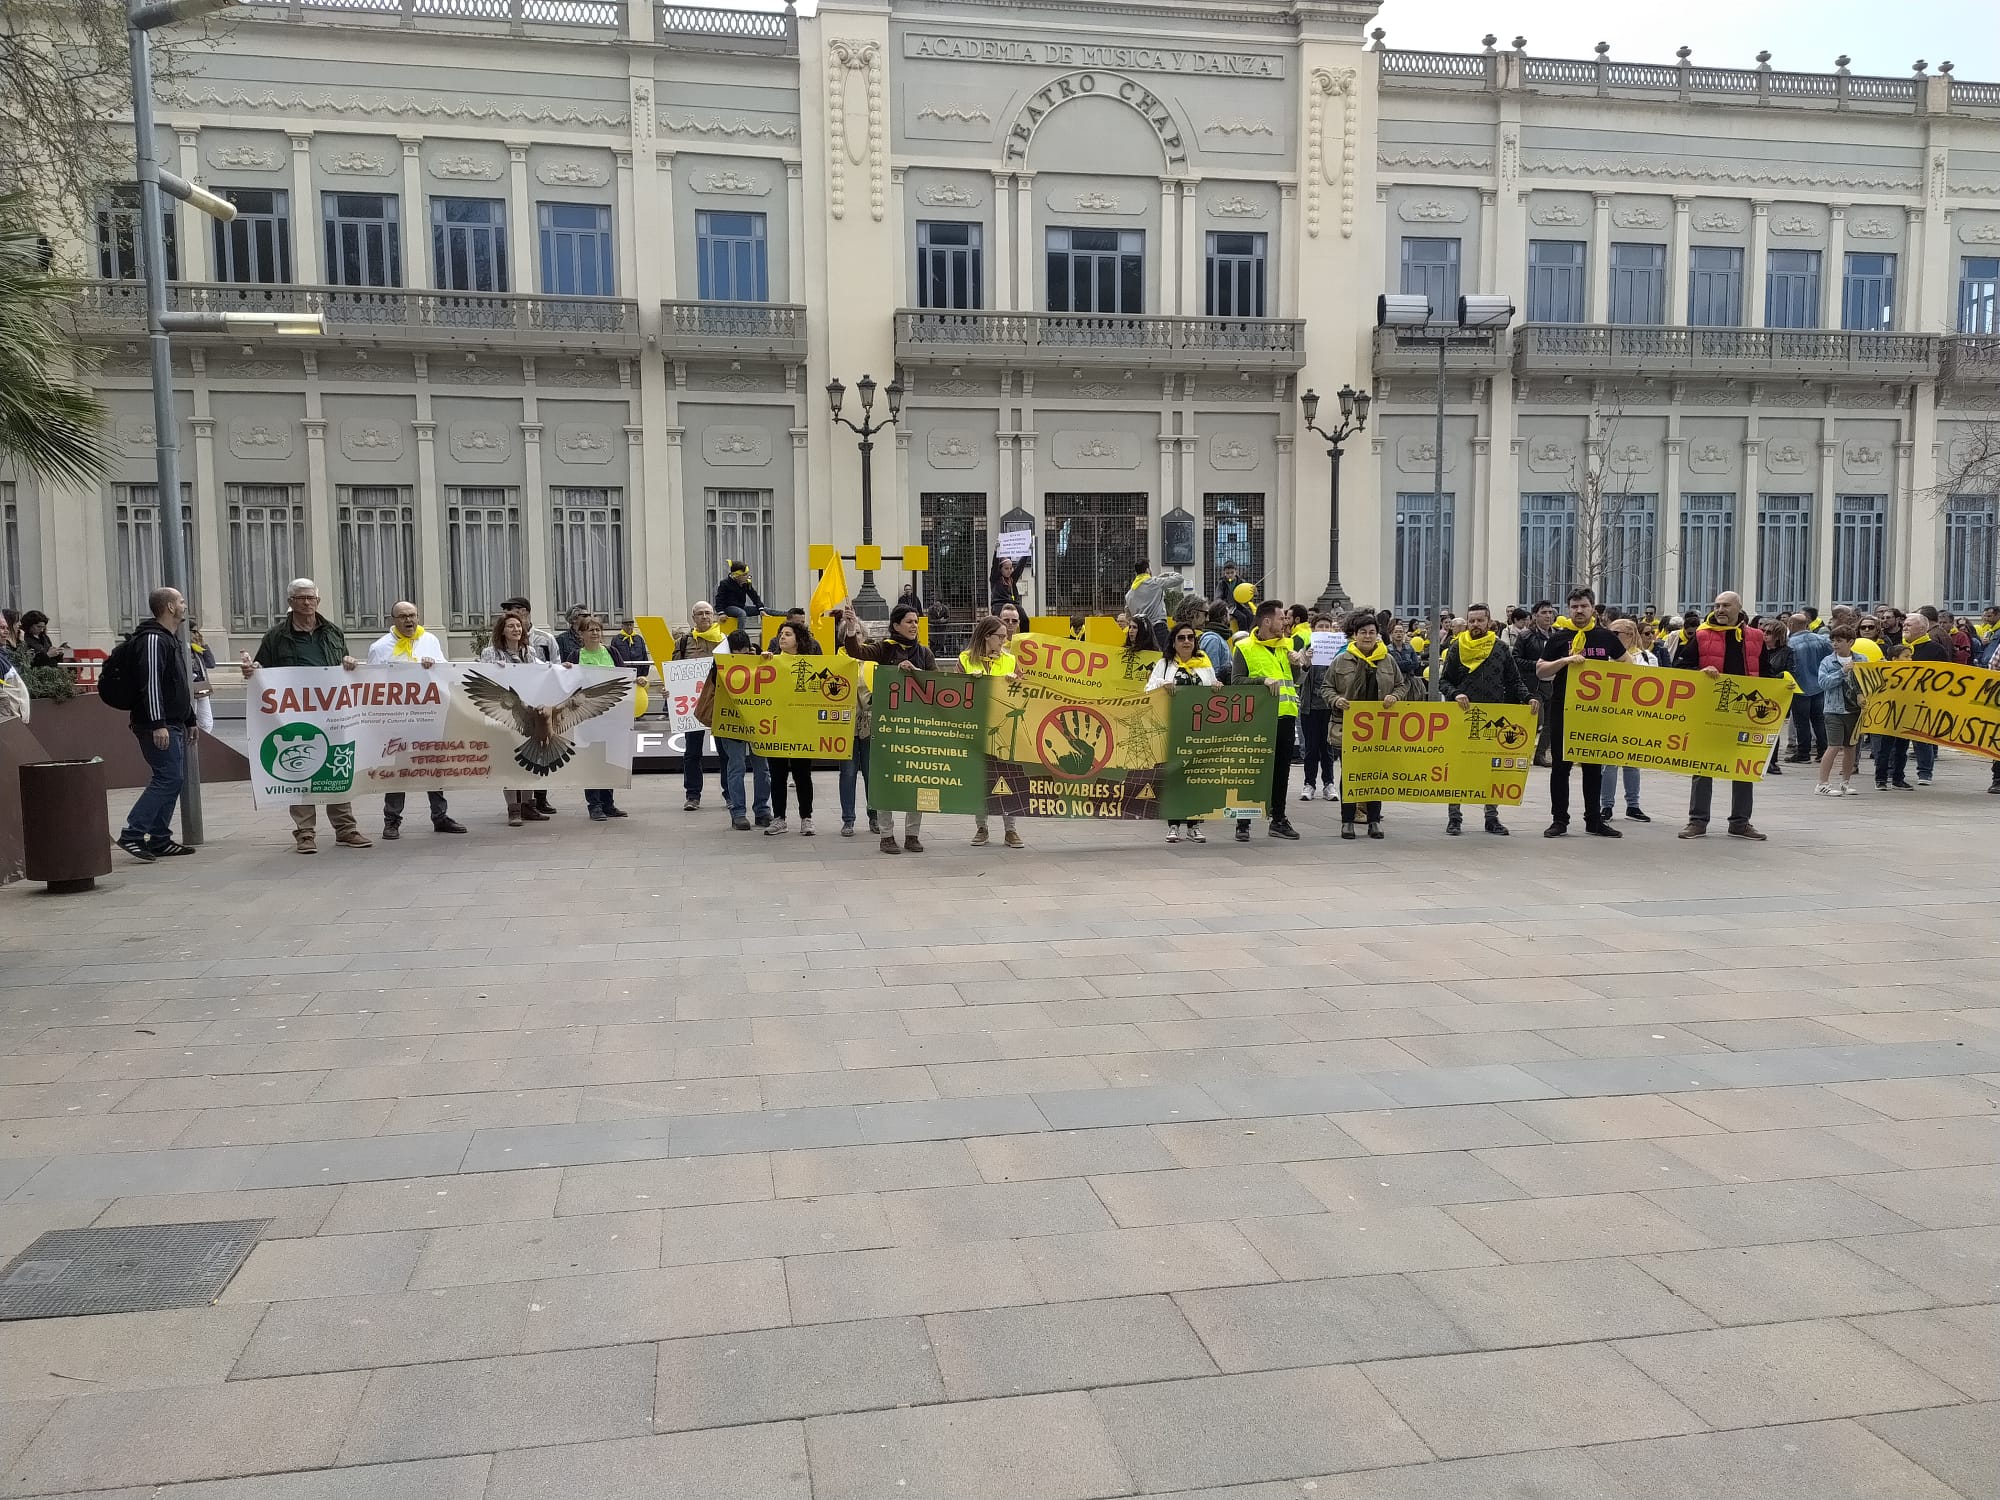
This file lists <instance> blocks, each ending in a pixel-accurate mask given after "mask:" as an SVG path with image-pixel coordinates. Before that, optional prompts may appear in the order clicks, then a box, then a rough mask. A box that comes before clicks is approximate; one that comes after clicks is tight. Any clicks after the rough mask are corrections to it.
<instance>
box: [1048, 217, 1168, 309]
mask: <svg viewBox="0 0 2000 1500" xmlns="http://www.w3.org/2000/svg"><path fill="white" fill-rule="evenodd" d="M1048 254H1049V268H1048V276H1049V298H1048V301H1049V311H1050V312H1073V313H1143V312H1144V311H1145V310H1146V236H1145V232H1144V231H1143V230H1138V229H1051V230H1049V231H1048Z"/></svg>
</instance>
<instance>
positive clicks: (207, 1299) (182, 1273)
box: [0, 1219, 272, 1321]
mask: <svg viewBox="0 0 2000 1500" xmlns="http://www.w3.org/2000/svg"><path fill="white" fill-rule="evenodd" d="M271 1222H272V1221H271V1220H269V1219H230V1220H226V1221H224V1222H222V1223H217V1224H135V1225H133V1226H131V1227H130V1228H125V1229H53V1230H50V1231H49V1232H48V1233H47V1234H45V1235H43V1236H42V1237H41V1238H40V1239H38V1240H36V1241H35V1242H34V1244H32V1245H30V1246H29V1247H28V1248H27V1249H26V1250H23V1251H22V1252H21V1253H20V1254H19V1255H17V1256H15V1257H14V1259H13V1260H11V1261H9V1262H8V1263H7V1266H6V1268H5V1269H4V1270H0V1321H4V1320H8V1319H14V1318H80V1317H86V1316H89V1315H92V1314H96V1313H121V1312H153V1311H156V1310H157V1309H160V1308H164V1307H205V1306H207V1305H208V1304H209V1303H211V1302H213V1301H214V1300H215V1299H216V1298H217V1297H219V1296H221V1295H222V1289H223V1288H224V1287H225V1286H227V1285H229V1279H230V1277H232V1276H234V1275H235V1274H236V1273H237V1271H238V1270H240V1269H241V1268H242V1265H243V1262H244V1260H245V1259H247V1258H248V1256H249V1254H250V1251H251V1249H252V1248H253V1247H254V1246H255V1245H256V1243H257V1241H258V1239H259V1237H261V1236H262V1235H263V1233H264V1231H265V1230H266V1229H267V1228H269V1227H270V1225H271Z"/></svg>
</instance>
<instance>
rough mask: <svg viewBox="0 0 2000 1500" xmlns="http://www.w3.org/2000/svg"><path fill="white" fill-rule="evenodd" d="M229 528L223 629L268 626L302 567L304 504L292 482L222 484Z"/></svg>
mask: <svg viewBox="0 0 2000 1500" xmlns="http://www.w3.org/2000/svg"><path fill="white" fill-rule="evenodd" d="M223 505H224V509H225V512H226V515H227V524H228V527H229V628H230V629H231V630H268V629H270V628H271V626H272V625H274V624H275V623H277V619H278V616H280V615H282V614H283V613H284V612H285V610H286V608H287V602H286V590H287V588H288V586H289V585H290V583H291V581H292V580H293V579H294V578H300V577H303V576H305V575H306V574H307V573H309V572H310V571H311V569H310V568H308V567H307V565H306V556H307V554H306V508H305V506H304V504H303V503H301V501H300V499H299V486H297V485H293V484H231V485H225V486H223Z"/></svg>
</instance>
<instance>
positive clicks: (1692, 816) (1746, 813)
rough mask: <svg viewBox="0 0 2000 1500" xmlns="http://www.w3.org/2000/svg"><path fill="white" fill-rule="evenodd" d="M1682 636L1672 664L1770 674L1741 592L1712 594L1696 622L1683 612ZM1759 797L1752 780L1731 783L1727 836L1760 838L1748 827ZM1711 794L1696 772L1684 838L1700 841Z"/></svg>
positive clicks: (1722, 672) (1711, 671) (1720, 672)
mask: <svg viewBox="0 0 2000 1500" xmlns="http://www.w3.org/2000/svg"><path fill="white" fill-rule="evenodd" d="M1683 635H1684V637H1685V638H1684V639H1683V641H1682V642H1681V645H1680V648H1679V649H1678V650H1676V651H1675V652H1674V665H1675V666H1677V667H1680V668H1683V669H1685V670H1687V671H1691V672H1706V673H1707V674H1708V675H1709V676H1710V677H1722V676H1728V677H1771V676H1775V675H1776V674H1775V673H1774V672H1772V671H1771V668H1770V663H1769V661H1768V659H1767V658H1766V657H1765V654H1764V632H1763V631H1761V630H1759V629H1758V628H1757V627H1756V626H1755V625H1752V624H1751V623H1750V622H1749V621H1748V620H1746V619H1744V618H1743V596H1742V595H1740V594H1736V593H1732V592H1730V591H1728V590H1726V589H1725V590H1724V591H1723V592H1722V593H1720V594H1717V595H1716V596H1715V608H1714V609H1713V610H1712V611H1710V613H1709V616H1708V618H1707V619H1706V620H1703V621H1701V622H1700V623H1699V624H1696V623H1695V621H1694V612H1693V611H1692V610H1690V611H1689V612H1688V615H1687V624H1686V626H1685V628H1684V630H1683ZM1756 796H1757V783H1755V782H1754V781H1732V782H1730V783H1729V834H1730V837H1731V838H1739V839H1752V840H1755V841H1756V842H1757V843H1760V844H1761V843H1763V842H1764V835H1763V834H1761V833H1759V832H1758V831H1757V830H1756V828H1755V827H1753V826H1752V825H1751V822H1750V813H1751V807H1752V804H1753V802H1754V801H1755V799H1756ZM1714 798H1715V780H1714V778H1713V777H1709V776H1697V777H1695V778H1694V779H1693V782H1692V784H1691V786H1690V788H1689V791H1688V820H1687V827H1685V828H1683V829H1682V830H1681V834H1680V836H1681V837H1682V838H1684V839H1698V838H1702V837H1704V836H1706V834H1707V833H1708V815H1709V809H1710V807H1711V805H1712V804H1713V802H1714Z"/></svg>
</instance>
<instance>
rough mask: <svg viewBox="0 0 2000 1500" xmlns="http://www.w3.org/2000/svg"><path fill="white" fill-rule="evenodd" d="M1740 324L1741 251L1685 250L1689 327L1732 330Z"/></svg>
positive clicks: (1720, 248) (1722, 248)
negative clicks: (1686, 257) (1686, 258)
mask: <svg viewBox="0 0 2000 1500" xmlns="http://www.w3.org/2000/svg"><path fill="white" fill-rule="evenodd" d="M1742 322H1743V251H1742V250H1741V249H1740V248H1739V247H1737V246H1735V245H1696V246H1694V247H1693V248H1692V249H1690V250H1689V251H1688V326H1689V327H1690V328H1735V327H1737V326H1739V325H1740V324H1741V323H1742Z"/></svg>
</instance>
